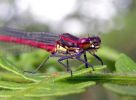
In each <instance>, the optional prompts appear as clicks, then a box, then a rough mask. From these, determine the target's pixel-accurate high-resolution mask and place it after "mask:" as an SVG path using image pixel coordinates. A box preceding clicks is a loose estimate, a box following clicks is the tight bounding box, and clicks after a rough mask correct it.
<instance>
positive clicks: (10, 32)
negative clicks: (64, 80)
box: [0, 28, 103, 75]
mask: <svg viewBox="0 0 136 100" xmlns="http://www.w3.org/2000/svg"><path fill="white" fill-rule="evenodd" d="M0 41H2V42H12V43H17V44H24V45H29V46H33V47H36V48H41V49H44V50H46V51H48V52H50V53H51V55H50V56H48V57H47V58H46V59H45V60H44V61H43V62H42V63H41V64H40V66H39V67H38V68H37V70H38V69H39V68H40V67H41V66H42V65H43V64H44V63H45V62H47V60H48V59H49V58H50V57H59V59H58V62H59V63H60V64H61V65H63V66H64V67H66V69H67V71H69V72H70V73H71V75H72V70H71V68H70V66H69V61H68V59H76V60H78V61H81V62H82V63H84V64H85V67H86V68H88V67H89V66H91V67H92V69H93V70H94V68H93V65H92V64H90V63H89V62H88V60H87V56H86V52H89V53H90V54H91V55H93V56H94V57H95V58H96V59H98V60H99V61H100V62H101V64H102V65H103V61H102V59H101V58H100V57H98V56H97V55H96V54H95V52H96V51H97V49H99V48H100V44H101V39H100V37H98V36H93V37H87V38H79V37H76V36H73V35H71V34H69V33H62V34H52V33H47V32H24V31H19V30H15V29H10V28H0ZM81 55H84V58H81ZM64 60H66V61H67V63H66V64H64V63H63V62H62V61H64Z"/></svg>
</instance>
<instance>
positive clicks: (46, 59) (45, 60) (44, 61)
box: [24, 56, 50, 74]
mask: <svg viewBox="0 0 136 100" xmlns="http://www.w3.org/2000/svg"><path fill="white" fill-rule="evenodd" d="M49 58H50V56H48V57H47V58H45V59H44V60H43V61H42V63H41V64H40V65H39V66H38V67H37V68H36V70H35V71H24V72H27V73H32V74H34V73H36V72H37V71H38V70H39V69H40V68H41V67H42V66H43V65H44V64H45V63H46V62H47V61H48V60H49Z"/></svg>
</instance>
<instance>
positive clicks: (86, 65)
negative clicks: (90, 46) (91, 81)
mask: <svg viewBox="0 0 136 100" xmlns="http://www.w3.org/2000/svg"><path fill="white" fill-rule="evenodd" d="M84 59H85V61H86V62H87V56H86V52H84ZM85 67H86V68H88V64H86V63H85Z"/></svg>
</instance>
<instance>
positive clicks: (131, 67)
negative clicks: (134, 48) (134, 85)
mask: <svg viewBox="0 0 136 100" xmlns="http://www.w3.org/2000/svg"><path fill="white" fill-rule="evenodd" d="M115 67H116V71H117V72H123V73H124V72H136V63H135V62H134V61H133V60H131V59H130V58H129V57H128V56H126V55H124V54H121V55H120V56H119V58H118V60H117V61H116V63H115Z"/></svg>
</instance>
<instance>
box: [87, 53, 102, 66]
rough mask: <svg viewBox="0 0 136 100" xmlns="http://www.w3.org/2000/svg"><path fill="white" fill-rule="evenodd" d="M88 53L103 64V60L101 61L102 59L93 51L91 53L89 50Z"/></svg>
mask: <svg viewBox="0 0 136 100" xmlns="http://www.w3.org/2000/svg"><path fill="white" fill-rule="evenodd" d="M89 53H90V54H91V55H93V56H94V57H95V58H96V59H97V60H98V61H100V62H101V64H102V65H103V61H102V59H101V58H100V57H99V56H97V55H96V54H95V53H91V52H90V51H89Z"/></svg>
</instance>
